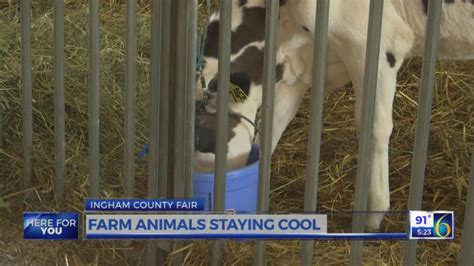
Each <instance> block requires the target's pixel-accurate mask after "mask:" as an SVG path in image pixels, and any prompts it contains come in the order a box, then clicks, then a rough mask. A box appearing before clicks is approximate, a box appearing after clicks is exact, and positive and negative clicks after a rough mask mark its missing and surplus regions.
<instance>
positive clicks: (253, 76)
mask: <svg viewBox="0 0 474 266" xmlns="http://www.w3.org/2000/svg"><path fill="white" fill-rule="evenodd" d="M263 54H264V51H263V50H260V49H259V48H257V47H255V46H252V47H249V48H247V49H246V50H245V51H244V52H243V53H242V54H241V55H240V56H239V57H237V58H236V59H235V60H234V61H233V62H232V63H231V65H230V69H231V73H246V74H247V75H248V77H249V78H250V81H251V82H253V83H254V84H255V85H261V84H262V83H263V81H262V78H263V67H262V66H263ZM283 70H284V66H283V65H282V64H278V65H277V67H276V74H275V75H276V76H275V77H276V81H280V80H281V79H282V78H283Z"/></svg>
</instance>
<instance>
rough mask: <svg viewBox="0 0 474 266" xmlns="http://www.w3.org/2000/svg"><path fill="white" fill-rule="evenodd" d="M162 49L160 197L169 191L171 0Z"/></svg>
mask: <svg viewBox="0 0 474 266" xmlns="http://www.w3.org/2000/svg"><path fill="white" fill-rule="evenodd" d="M161 2H162V5H163V6H162V15H161V17H160V19H161V27H162V29H161V36H162V38H161V39H160V42H161V51H160V65H162V66H166V67H161V68H160V72H161V74H160V76H161V79H160V96H161V97H160V124H159V132H160V134H159V136H158V138H159V147H160V148H159V150H158V197H161V198H163V197H166V196H167V194H168V193H167V192H168V131H169V97H170V96H169V87H170V86H169V81H170V80H169V67H168V66H169V60H170V16H171V3H170V0H161Z"/></svg>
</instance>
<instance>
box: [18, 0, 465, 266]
mask: <svg viewBox="0 0 474 266" xmlns="http://www.w3.org/2000/svg"><path fill="white" fill-rule="evenodd" d="M383 3H384V1H382V0H380V1H379V0H372V1H371V2H370V17H369V28H368V40H367V50H366V64H365V76H364V88H365V91H364V99H363V104H362V106H363V108H362V116H361V117H362V121H361V127H360V128H361V135H360V142H359V154H358V158H370V149H369V148H368V147H370V146H371V145H370V144H371V141H372V130H371V129H372V125H373V117H374V104H375V94H376V81H377V73H378V64H377V62H378V57H379V47H380V32H381V22H382V9H383ZM329 4H330V1H329V0H319V1H318V3H317V10H315V12H316V14H317V15H316V18H317V19H316V27H315V29H316V32H315V36H316V38H315V41H314V58H315V59H316V58H320V59H321V60H314V65H313V77H319V78H315V79H313V81H312V90H311V99H312V101H311V118H310V119H311V121H310V131H309V135H310V136H311V138H310V139H309V144H308V154H307V156H308V158H309V161H308V165H307V174H306V180H305V187H306V189H305V201H304V210H305V211H313V212H314V211H316V206H317V190H318V172H319V154H320V146H321V145H320V144H321V131H322V122H321V121H322V119H321V117H322V112H323V109H322V104H323V93H324V78H321V77H324V76H325V71H326V70H325V67H326V64H325V59H326V50H327V32H328V13H329ZM442 4H443V1H442V0H437V1H429V6H428V19H427V27H426V36H427V38H426V41H425V50H424V56H423V68H422V81H421V97H420V103H419V109H418V114H417V131H416V140H415V147H414V159H413V165H412V180H411V187H410V195H409V209H410V210H418V209H420V208H421V202H422V194H423V183H424V176H425V165H426V159H427V145H428V135H429V128H430V114H431V105H432V98H433V87H434V76H435V65H436V55H437V48H438V39H439V38H438V37H439V31H440V21H441V9H442ZM136 7H137V1H136V0H127V1H126V40H125V55H126V63H125V65H126V72H125V73H126V74H125V91H126V98H125V112H126V113H125V127H124V130H125V132H124V133H125V134H124V135H125V149H124V158H125V169H124V180H123V185H124V193H125V195H124V196H127V197H133V196H134V194H133V191H134V186H135V181H134V180H135V175H134V165H135V161H134V158H135V153H134V147H135V139H136V136H135V120H134V117H135V100H136V99H135V97H136V86H137V84H136V83H137V82H136V76H137V70H136V53H137V49H136V39H137V36H136V25H137V22H136V12H137V11H136ZM231 8H232V5H231V1H222V3H221V6H220V13H221V16H220V18H221V20H220V29H219V36H220V37H219V71H218V73H219V76H218V86H219V87H220V86H222V85H223V84H225V83H226V81H227V80H229V75H230V73H229V72H230V62H229V60H230V41H231V40H230V37H231V35H230V28H231V27H230V25H231V15H230V14H231ZM278 13H279V1H267V5H266V25H267V28H266V32H265V43H266V48H265V56H264V62H265V63H264V85H263V86H264V88H265V89H264V90H263V91H264V94H263V104H262V128H261V160H260V173H259V196H258V210H259V211H261V212H266V211H268V209H269V188H270V164H271V135H272V131H271V129H272V117H273V108H274V107H273V99H274V86H275V63H276V50H277V44H276V40H277V34H278V28H277V25H278V24H277V21H278ZM88 19H89V40H88V41H89V66H88V67H89V79H88V82H89V102H88V105H89V142H88V143H89V147H88V148H89V169H90V170H89V184H90V186H89V194H88V196H89V197H98V196H99V191H100V190H99V188H100V187H99V180H100V176H99V157H100V154H99V152H100V151H99V141H100V140H99V127H100V120H99V106H100V98H99V87H100V86H99V80H100V76H99V69H100V62H99V39H100V36H99V26H100V21H99V1H97V0H89V18H88ZM151 31H152V32H151V36H152V37H151V65H150V68H151V79H150V91H151V102H150V137H149V139H150V156H149V159H148V160H149V177H148V196H149V197H191V196H192V171H193V167H192V165H193V149H194V143H193V140H194V137H193V136H194V96H195V95H194V84H195V57H196V49H195V47H196V44H197V0H193V1H187V0H177V1H172V0H152V26H151ZM21 61H22V62H21V63H22V68H21V86H22V91H23V96H22V97H23V159H24V182H25V184H26V185H31V182H32V177H33V171H32V170H33V164H32V134H33V126H32V119H33V116H32V55H31V0H21ZM54 88H55V96H54V128H55V132H54V133H55V164H54V165H55V179H54V180H55V183H54V184H55V187H54V190H55V195H56V199H57V200H58V202H61V201H62V199H63V198H64V178H65V148H66V147H65V122H64V121H65V101H64V2H63V0H55V1H54ZM170 88H173V90H171V89H170ZM218 91H219V95H218V108H217V109H218V110H217V114H218V124H217V135H218V136H220V137H219V138H217V139H216V158H217V160H216V167H215V169H216V170H215V176H216V180H215V197H214V203H215V204H214V206H215V210H216V211H224V197H225V185H226V181H225V172H226V171H225V169H226V159H225V158H226V157H225V154H226V149H227V146H226V145H227V130H226V128H227V124H228V121H227V120H228V117H227V115H224V114H227V112H228V105H227V103H228V97H229V95H228V91H227V90H223V89H219V90H218ZM158 132H160V134H158ZM158 158H159V160H158ZM155 162H158V163H155ZM369 171H370V161H369V160H365V159H359V160H358V164H357V177H356V183H355V202H354V210H356V211H365V210H366V209H367V207H366V206H367V194H366V193H363V190H364V188H365V187H366V186H367V185H368V184H369V180H368V176H369ZM168 177H170V178H168ZM469 183H470V185H469V195H468V200H467V205H466V211H465V215H466V216H465V221H464V237H463V239H462V251H461V255H460V258H461V259H460V265H468V264H470V263H472V261H474V226H473V224H474V157H473V159H471V173H470V178H469ZM364 219H365V215H364V214H363V213H354V215H353V225H352V230H353V232H362V231H363V225H364ZM182 244H183V243H182V242H174V244H173V245H174V247H171V246H170V244H169V243H158V244H157V245H155V244H154V243H150V244H149V245H148V248H147V264H155V263H156V262H157V261H158V262H160V261H161V262H163V258H164V256H165V255H166V253H165V252H164V251H163V250H165V251H169V250H171V249H172V248H175V249H176V248H179V247H180V246H181V245H182ZM416 247H417V242H416V241H408V242H406V243H405V248H404V257H403V262H404V264H405V265H414V264H415V262H416ZM362 249H363V242H362V241H352V245H351V252H350V262H351V265H360V264H361V261H362ZM313 251H314V241H303V244H302V264H303V265H307V264H310V263H311V262H312V258H313ZM265 257H266V242H265V241H257V244H256V250H255V257H254V261H255V264H257V265H264V264H265ZM180 259H182V258H179V256H178V257H177V258H176V262H179V261H180ZM212 261H213V264H215V265H218V264H222V262H223V241H215V242H214V246H213V258H212Z"/></svg>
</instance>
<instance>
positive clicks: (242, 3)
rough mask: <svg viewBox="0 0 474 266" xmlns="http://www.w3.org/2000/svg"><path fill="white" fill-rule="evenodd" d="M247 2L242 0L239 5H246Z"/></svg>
mask: <svg viewBox="0 0 474 266" xmlns="http://www.w3.org/2000/svg"><path fill="white" fill-rule="evenodd" d="M246 4H247V0H240V1H239V6H245V5H246Z"/></svg>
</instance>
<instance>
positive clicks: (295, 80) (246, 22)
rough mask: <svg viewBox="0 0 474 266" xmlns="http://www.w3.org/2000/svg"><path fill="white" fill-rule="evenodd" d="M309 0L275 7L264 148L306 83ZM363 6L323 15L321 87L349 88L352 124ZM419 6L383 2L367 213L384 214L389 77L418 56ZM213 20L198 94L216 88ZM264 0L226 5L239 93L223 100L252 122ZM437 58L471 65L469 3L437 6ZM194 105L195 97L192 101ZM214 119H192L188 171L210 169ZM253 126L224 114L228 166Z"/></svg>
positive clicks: (403, 0)
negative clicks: (271, 105) (271, 95)
mask: <svg viewBox="0 0 474 266" xmlns="http://www.w3.org/2000/svg"><path fill="white" fill-rule="evenodd" d="M316 2H317V1H316V0H286V1H280V5H281V8H280V17H279V33H278V38H279V39H278V51H277V63H278V66H277V69H276V77H277V84H276V88H275V113H274V118H273V120H274V121H273V127H274V128H273V139H272V148H273V150H274V149H275V147H276V145H277V143H278V140H279V139H280V137H281V135H282V133H283V131H284V130H285V128H286V127H287V125H288V124H289V122H290V121H291V120H292V119H293V117H294V115H295V114H296V111H297V110H298V106H299V104H300V102H301V99H302V98H303V96H304V94H305V92H306V91H307V89H308V87H309V85H310V84H311V79H312V77H311V66H312V62H311V60H312V38H313V33H314V25H315V17H314V16H315V14H314V10H315V9H316ZM368 10H369V0H332V1H331V7H330V14H329V34H328V42H329V43H328V59H327V60H328V61H327V76H326V87H327V89H333V88H338V87H341V86H343V85H345V84H347V83H348V82H352V84H353V88H354V91H355V95H356V105H355V106H356V107H355V117H356V122H357V123H359V121H360V110H361V101H362V97H361V96H362V93H363V75H364V62H365V50H366V47H365V46H366V41H367V23H368ZM426 10H427V0H391V1H390V0H386V1H385V5H384V11H383V23H382V36H381V45H380V57H379V58H380V59H379V60H380V62H379V73H378V81H377V96H376V103H375V114H374V115H375V118H374V119H375V120H374V128H373V136H374V139H373V147H372V154H373V158H372V169H371V184H370V188H369V206H368V208H369V210H370V211H388V210H389V204H390V198H389V196H390V192H389V181H388V176H389V173H388V144H389V139H390V134H391V132H392V128H393V122H392V105H393V99H394V94H395V88H396V84H397V71H398V70H399V68H400V66H401V64H402V62H403V61H404V59H405V58H407V57H409V56H420V55H421V52H422V49H423V40H424V34H425V24H426V17H427V14H426ZM218 28H219V14H218V13H215V14H213V15H212V17H211V19H210V24H209V25H208V27H207V39H206V42H205V47H204V60H205V67H204V69H203V77H204V79H205V81H206V82H205V88H202V86H201V84H200V83H199V82H198V84H197V90H198V94H201V95H202V93H201V92H202V91H204V92H205V93H206V94H209V95H211V102H212V101H214V98H215V97H213V96H215V95H214V94H215V92H216V90H217V82H216V74H217V47H218V41H217V40H218ZM264 35H265V0H239V1H233V14H232V48H231V52H232V55H231V77H230V83H231V84H234V85H236V86H237V87H239V88H241V90H242V91H243V92H244V94H245V97H244V99H238V100H235V99H233V100H231V101H230V102H229V109H230V110H232V111H233V112H235V113H240V114H242V115H244V116H245V117H247V118H249V119H251V120H255V117H256V114H257V109H258V108H259V107H260V105H261V102H262V75H263V71H262V69H263V49H264V45H265V44H264ZM439 47H440V48H439V56H440V58H445V59H474V2H473V1H467V0H450V1H445V5H444V7H443V20H442V25H441V40H440V46H439ZM198 100H200V99H198ZM215 123H216V115H215V111H214V110H213V108H210V109H204V110H202V109H199V111H198V112H197V114H196V137H197V139H199V142H198V143H197V145H196V155H195V170H196V171H212V170H213V167H214V159H215V154H214V142H215V131H214V128H215ZM253 137H254V127H253V125H251V124H250V123H248V122H247V121H245V120H243V119H241V117H240V116H236V115H233V114H229V142H228V154H227V159H228V168H229V169H233V168H238V167H241V166H243V165H244V164H245V163H246V161H247V157H248V154H249V152H250V147H251V142H252V140H253ZM382 219H383V214H380V213H372V214H370V215H369V216H368V217H367V224H366V227H367V229H369V230H374V229H377V228H378V227H379V226H380V222H381V221H382Z"/></svg>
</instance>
